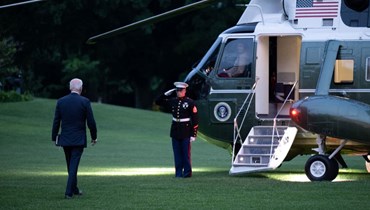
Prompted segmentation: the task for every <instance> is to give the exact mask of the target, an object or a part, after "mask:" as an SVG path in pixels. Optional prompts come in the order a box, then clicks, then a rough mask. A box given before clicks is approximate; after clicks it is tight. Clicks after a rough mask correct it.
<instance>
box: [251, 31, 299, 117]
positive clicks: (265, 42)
mask: <svg viewBox="0 0 370 210" xmlns="http://www.w3.org/2000/svg"><path fill="white" fill-rule="evenodd" d="M300 48H301V37H300V36H294V35H289V36H288V35H287V36H283V35H280V36H261V37H258V40H257V50H256V51H257V52H256V53H257V58H258V59H256V78H257V79H258V82H257V87H256V116H257V118H259V119H273V118H274V117H277V118H283V119H288V118H289V108H290V106H291V104H292V103H293V102H294V100H295V99H296V98H298V90H297V88H295V90H292V88H293V84H294V83H295V81H297V80H298V78H299V59H300ZM291 90H292V91H291ZM289 93H291V94H290V95H289Z"/></svg>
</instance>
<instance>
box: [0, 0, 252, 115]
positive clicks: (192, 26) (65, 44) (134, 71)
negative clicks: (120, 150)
mask: <svg viewBox="0 0 370 210" xmlns="http://www.w3.org/2000/svg"><path fill="white" fill-rule="evenodd" d="M14 2H17V1H14V0H4V1H1V5H4V4H7V3H14ZM18 2H19V1H18ZM193 2H196V1H189V0H48V1H44V2H39V3H35V4H28V5H24V6H18V7H12V8H7V9H2V10H0V81H1V82H2V83H4V79H5V78H7V77H9V76H11V75H17V76H20V77H22V89H23V90H27V91H29V92H31V93H32V94H33V95H34V96H36V97H46V98H58V97H60V96H62V95H64V94H66V93H67V92H68V86H67V85H68V81H69V80H70V79H71V78H73V77H79V78H81V79H82V80H83V81H84V86H85V92H84V95H85V96H87V97H89V98H90V99H91V100H92V101H98V100H100V101H102V102H105V103H111V104H118V105H125V106H132V107H138V108H151V106H152V101H153V98H154V97H155V96H156V95H158V94H159V92H161V91H163V90H165V89H166V88H170V87H171V85H172V82H173V81H175V80H182V79H183V78H184V76H185V75H186V73H187V72H189V71H190V69H191V67H192V65H193V64H194V63H195V62H196V61H198V60H199V59H200V58H201V57H202V56H203V55H204V54H205V53H206V51H207V50H208V48H209V47H210V46H211V44H212V42H213V41H214V40H215V39H216V37H217V36H218V34H219V33H221V32H222V31H223V30H225V29H227V28H229V27H231V26H233V25H235V24H236V22H237V21H238V18H239V17H240V15H241V13H242V12H243V10H244V8H240V7H235V4H236V3H237V2H239V3H240V2H243V1H234V0H224V1H219V2H218V3H215V4H213V5H212V6H210V7H207V8H205V9H202V10H199V11H193V12H191V13H188V14H183V15H181V16H177V17H174V18H172V19H169V20H166V21H163V22H160V23H156V24H155V25H148V26H145V27H143V28H142V29H139V30H135V31H132V32H128V33H126V34H122V35H119V36H116V37H112V38H109V39H106V40H102V41H99V42H98V43H97V44H95V45H87V44H86V41H87V39H88V38H89V37H92V36H95V35H97V34H100V33H102V32H106V31H109V30H112V29H115V28H118V27H121V26H123V25H126V24H130V23H132V22H135V21H138V20H141V19H144V18H147V17H150V16H153V15H156V14H160V13H162V12H165V11H169V10H171V9H175V8H177V7H181V6H183V5H186V4H189V3H193ZM244 3H245V1H244Z"/></svg>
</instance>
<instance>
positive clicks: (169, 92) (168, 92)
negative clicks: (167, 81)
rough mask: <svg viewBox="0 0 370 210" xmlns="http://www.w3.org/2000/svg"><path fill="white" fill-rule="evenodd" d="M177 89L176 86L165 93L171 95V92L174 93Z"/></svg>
mask: <svg viewBox="0 0 370 210" xmlns="http://www.w3.org/2000/svg"><path fill="white" fill-rule="evenodd" d="M175 90H176V88H174V89H171V90H169V91H167V92H165V93H164V94H165V95H166V96H169V95H171V93H172V92H173V91H175Z"/></svg>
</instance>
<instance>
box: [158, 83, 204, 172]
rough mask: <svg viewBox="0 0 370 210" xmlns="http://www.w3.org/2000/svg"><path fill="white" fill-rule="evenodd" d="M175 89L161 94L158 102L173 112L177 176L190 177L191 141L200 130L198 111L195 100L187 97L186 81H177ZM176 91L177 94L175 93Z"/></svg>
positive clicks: (172, 128)
mask: <svg viewBox="0 0 370 210" xmlns="http://www.w3.org/2000/svg"><path fill="white" fill-rule="evenodd" d="M174 85H175V87H176V88H174V89H171V90H169V91H167V92H166V93H164V94H162V95H161V96H159V98H158V99H157V100H156V104H157V105H159V106H163V107H165V108H167V110H170V111H171V113H172V125H171V133H170V136H171V138H172V148H173V154H174V159H175V176H176V177H178V178H181V177H184V178H189V177H191V176H192V166H191V142H193V141H195V138H196V136H197V131H198V111H197V107H196V106H195V102H194V101H193V100H192V99H190V98H188V97H186V96H185V94H186V88H187V87H188V84H186V83H185V82H175V83H174ZM174 92H176V96H173V93H174Z"/></svg>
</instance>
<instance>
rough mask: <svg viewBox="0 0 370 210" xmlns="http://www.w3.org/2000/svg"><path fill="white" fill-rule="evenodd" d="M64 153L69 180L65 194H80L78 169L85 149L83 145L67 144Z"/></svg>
mask: <svg viewBox="0 0 370 210" xmlns="http://www.w3.org/2000/svg"><path fill="white" fill-rule="evenodd" d="M63 150H64V155H65V157H66V162H67V170H68V180H67V187H66V192H65V195H68V196H72V195H73V194H78V192H79V189H78V187H77V171H78V165H79V164H80V159H81V156H82V153H83V151H84V147H83V146H68V147H67V146H66V147H63Z"/></svg>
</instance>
